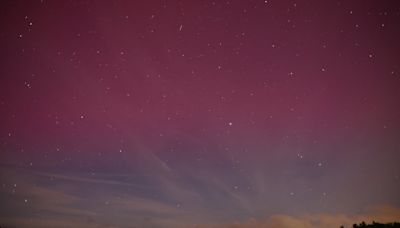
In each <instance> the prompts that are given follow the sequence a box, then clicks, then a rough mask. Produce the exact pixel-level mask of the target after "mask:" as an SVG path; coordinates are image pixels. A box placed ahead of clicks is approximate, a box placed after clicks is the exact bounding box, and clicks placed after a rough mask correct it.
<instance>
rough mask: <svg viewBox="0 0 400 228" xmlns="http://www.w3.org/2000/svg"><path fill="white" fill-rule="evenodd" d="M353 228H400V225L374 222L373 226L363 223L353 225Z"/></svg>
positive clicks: (342, 227)
mask: <svg viewBox="0 0 400 228" xmlns="http://www.w3.org/2000/svg"><path fill="white" fill-rule="evenodd" d="M340 228H344V226H341V227H340ZM353 228H400V223H398V222H392V223H378V222H375V221H373V222H372V223H371V224H366V223H365V222H364V221H362V222H361V223H360V224H353Z"/></svg>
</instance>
